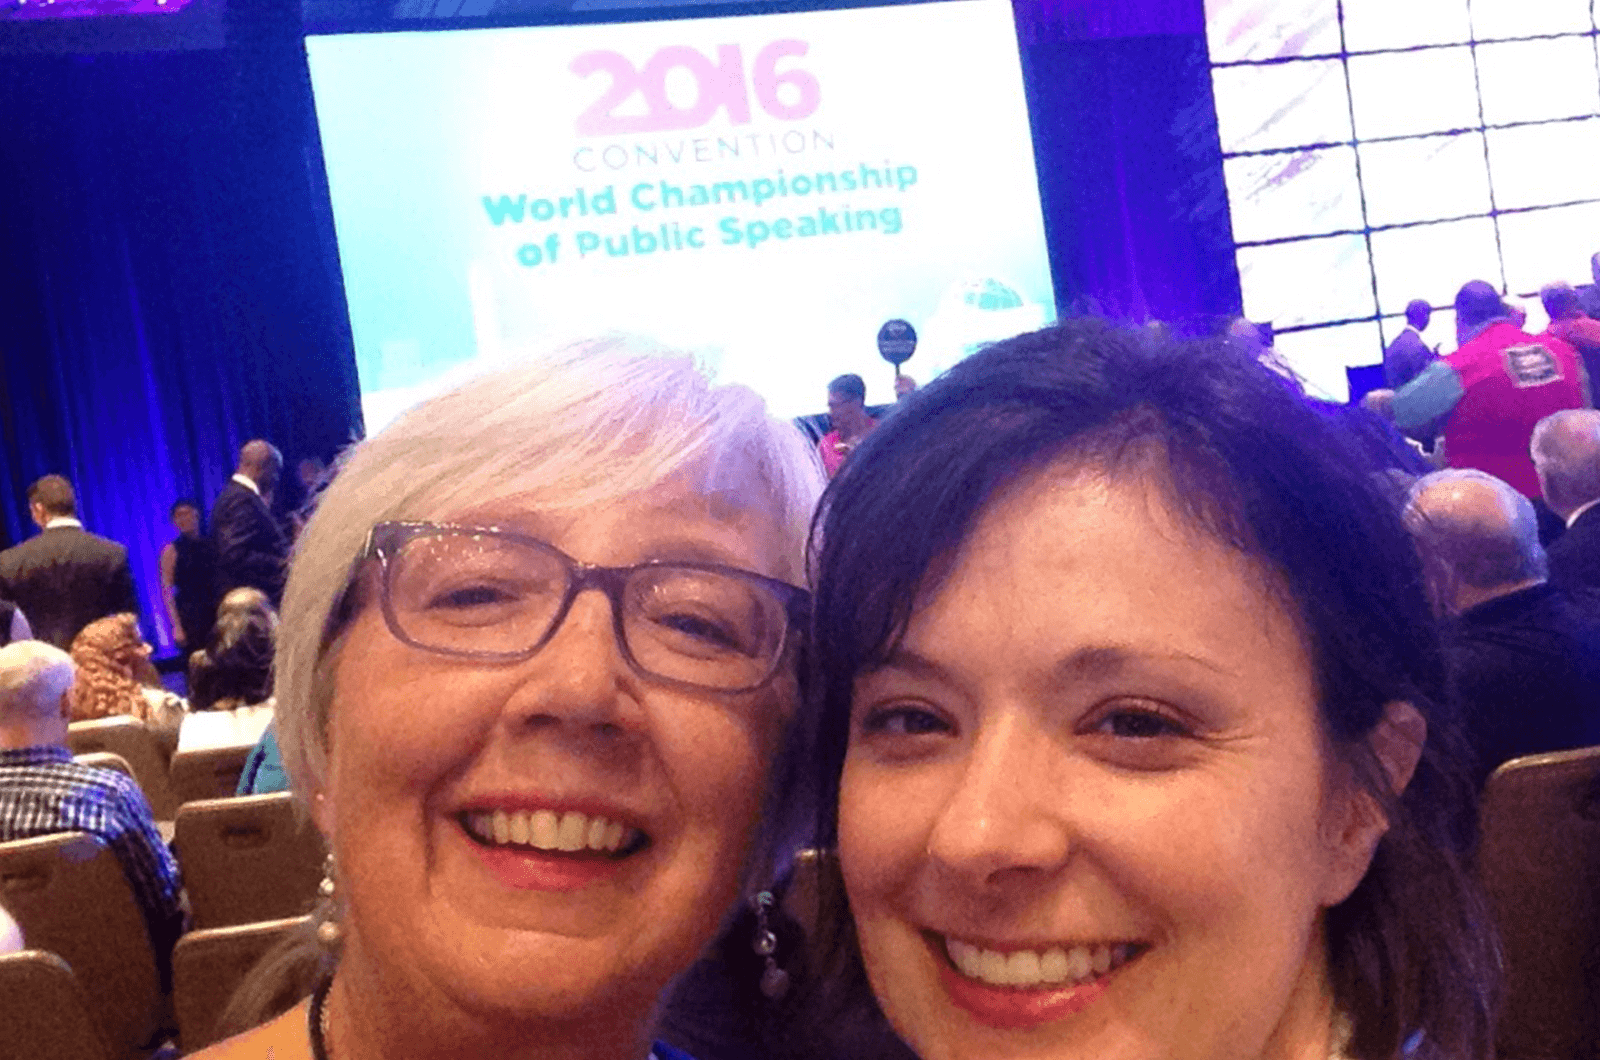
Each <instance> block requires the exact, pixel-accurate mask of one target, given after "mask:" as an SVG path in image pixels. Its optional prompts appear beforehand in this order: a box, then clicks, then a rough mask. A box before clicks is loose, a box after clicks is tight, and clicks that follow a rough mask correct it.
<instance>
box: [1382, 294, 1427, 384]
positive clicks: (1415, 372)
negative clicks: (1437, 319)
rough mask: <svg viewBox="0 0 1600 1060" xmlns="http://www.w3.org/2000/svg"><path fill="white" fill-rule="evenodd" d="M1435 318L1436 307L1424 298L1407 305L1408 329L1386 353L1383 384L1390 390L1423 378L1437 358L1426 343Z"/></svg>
mask: <svg viewBox="0 0 1600 1060" xmlns="http://www.w3.org/2000/svg"><path fill="white" fill-rule="evenodd" d="M1432 318H1433V307H1432V306H1430V305H1429V304H1428V303H1427V302H1426V301H1424V300H1423V299H1421V298H1416V299H1413V300H1412V301H1410V302H1407V303H1406V326H1405V328H1404V329H1403V330H1402V331H1401V332H1400V334H1398V335H1396V336H1395V337H1394V341H1393V342H1391V343H1389V347H1388V348H1387V349H1386V350H1384V351H1383V381H1384V383H1385V385H1387V386H1388V387H1389V389H1390V390H1398V389H1400V388H1401V387H1403V386H1405V385H1406V384H1407V383H1409V382H1411V380H1413V379H1415V378H1416V377H1417V376H1419V375H1421V374H1422V370H1423V369H1424V368H1426V367H1428V365H1429V363H1430V362H1432V361H1433V359H1434V357H1436V356H1437V354H1436V353H1434V351H1433V350H1431V349H1430V348H1429V347H1428V344H1427V343H1426V342H1423V341H1422V333H1423V332H1424V331H1427V330H1428V321H1429V320H1431V319H1432Z"/></svg>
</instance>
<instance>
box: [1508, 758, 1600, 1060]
mask: <svg viewBox="0 0 1600 1060" xmlns="http://www.w3.org/2000/svg"><path fill="white" fill-rule="evenodd" d="M1481 806H1482V809H1481V819H1482V830H1483V834H1482V838H1481V845H1480V847H1479V851H1478V868H1479V872H1480V874H1481V876H1482V879H1483V883H1484V887H1485V889H1486V890H1487V892H1488V895H1489V902H1490V905H1491V907H1492V908H1493V910H1494V915H1495V920H1496V922H1497V923H1498V925H1499V928H1500V941H1501V945H1502V946H1503V948H1504V953H1505V969H1506V999H1505V1005H1504V1008H1503V1010H1502V1012H1501V1015H1500V1022H1499V1031H1498V1034H1497V1040H1498V1046H1499V1048H1498V1052H1499V1055H1500V1057H1501V1058H1502V1060H1543V1058H1546V1057H1549V1058H1555V1057H1562V1058H1570V1057H1578V1056H1583V1057H1592V1056H1600V747H1591V748H1586V749H1583V750H1579V751H1558V752H1555V753H1553V754H1541V755H1530V756H1529V757H1527V758H1518V759H1514V760H1513V761H1510V762H1507V763H1506V764H1505V765H1503V766H1501V767H1500V768H1499V769H1497V770H1495V771H1494V774H1493V775H1492V776H1491V777H1490V778H1489V782H1488V783H1487V784H1486V785H1485V787H1484V791H1483V801H1482V804H1481Z"/></svg>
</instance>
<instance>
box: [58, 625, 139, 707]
mask: <svg viewBox="0 0 1600 1060" xmlns="http://www.w3.org/2000/svg"><path fill="white" fill-rule="evenodd" d="M72 661H73V662H74V663H76V664H77V666H78V678H77V680H76V681H75V682H74V683H73V686H72V720H73V721H89V720H90V719H93V718H106V717H111V716H113V715H117V714H131V715H132V716H134V717H136V718H138V719H139V720H141V721H149V720H150V719H149V713H150V704H149V701H148V700H146V699H145V697H144V693H143V691H142V689H143V688H144V687H146V686H150V685H151V682H152V681H155V682H159V678H157V676H156V672H155V668H154V667H153V666H151V665H150V645H148V644H146V643H145V642H144V639H143V638H142V637H140V636H139V625H138V620H137V619H135V618H134V616H133V615H130V614H121V615H110V616H108V617H106V618H100V619H96V620H95V621H93V622H91V623H89V624H88V625H87V626H84V627H83V631H82V632H80V633H79V634H78V635H77V636H76V637H75V638H73V641H72Z"/></svg>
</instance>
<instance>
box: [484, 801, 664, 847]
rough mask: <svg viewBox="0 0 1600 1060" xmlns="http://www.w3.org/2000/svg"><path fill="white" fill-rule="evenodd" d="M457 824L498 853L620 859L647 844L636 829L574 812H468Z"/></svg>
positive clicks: (646, 838) (609, 819)
mask: <svg viewBox="0 0 1600 1060" xmlns="http://www.w3.org/2000/svg"><path fill="white" fill-rule="evenodd" d="M457 819H458V820H459V821H460V823H461V827H462V828H463V829H464V830H465V831H466V833H467V835H469V836H470V837H472V839H473V840H474V841H475V842H477V843H478V844H479V845H481V846H485V847H491V848H496V849H506V850H523V851H529V852H534V853H540V854H566V855H574V856H588V857H594V856H599V857H604V858H613V859H621V858H625V857H629V856H631V855H633V854H636V853H638V852H639V851H641V850H643V849H644V848H645V847H646V846H648V845H649V844H650V837H649V836H647V835H645V833H643V832H641V831H640V830H639V829H637V828H633V827H630V826H628V825H625V824H623V823H622V822H621V821H616V820H612V819H611V818H608V817H600V816H597V815H594V814H587V813H580V812H578V811H577V810H567V811H566V812H564V813H557V812H556V811H554V810H469V811H467V812H465V813H462V814H460V815H458V818H457Z"/></svg>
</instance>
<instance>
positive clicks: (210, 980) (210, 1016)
mask: <svg viewBox="0 0 1600 1060" xmlns="http://www.w3.org/2000/svg"><path fill="white" fill-rule="evenodd" d="M310 922H311V918H310V917H308V916H302V917H289V918H286V919H283V920H268V921H265V922H263V923H260V924H239V925H236V926H234V927H224V928H210V929H208V930H205V931H191V932H189V933H188V934H187V935H185V936H183V938H181V939H179V940H178V945H177V946H176V947H175V948H174V949H173V951H172V988H173V995H174V1000H175V1002H176V1004H177V1012H178V1041H179V1043H180V1044H181V1045H182V1047H183V1051H184V1052H185V1053H192V1052H194V1051H196V1050H197V1049H204V1048H205V1047H206V1046H208V1045H210V1044H212V1043H213V1042H216V1041H218V1040H219V1039H220V1038H221V1037H222V1036H223V1033H222V1032H223V1031H224V1030H225V1029H224V1028H221V1027H219V1026H218V1019H219V1017H220V1016H222V1015H223V1013H224V1011H225V1010H226V1009H227V1007H228V1002H229V1001H230V1000H231V999H232V997H233V993H234V991H235V990H237V989H238V988H239V984H240V983H242V982H243V981H244V978H245V976H246V975H248V974H249V973H250V971H251V969H253V968H254V967H255V966H256V964H257V963H258V962H259V961H260V960H261V959H262V958H263V957H264V956H266V954H267V953H268V951H270V950H271V949H272V948H273V947H275V946H276V945H277V944H278V943H279V942H281V941H282V940H284V939H285V938H286V937H288V936H289V935H290V934H291V933H293V932H295V931H301V932H305V931H307V930H308V928H307V925H309V924H310ZM285 981H286V985H287V987H288V990H287V993H288V994H290V995H291V996H287V997H284V998H283V999H282V1000H281V1002H280V1003H279V1005H276V1006H272V1007H274V1008H281V1009H282V1010H284V1011H287V1010H288V1009H289V1008H291V1007H293V1005H295V1004H298V1003H299V1000H300V998H301V997H303V996H304V995H305V993H306V992H309V985H310V984H309V983H305V984H301V983H299V982H296V981H295V977H294V976H288V977H286V980H285ZM302 985H304V986H305V987H306V988H307V989H306V991H301V990H300V989H298V987H300V986H302Z"/></svg>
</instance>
